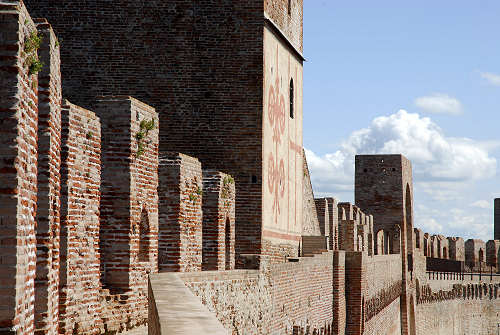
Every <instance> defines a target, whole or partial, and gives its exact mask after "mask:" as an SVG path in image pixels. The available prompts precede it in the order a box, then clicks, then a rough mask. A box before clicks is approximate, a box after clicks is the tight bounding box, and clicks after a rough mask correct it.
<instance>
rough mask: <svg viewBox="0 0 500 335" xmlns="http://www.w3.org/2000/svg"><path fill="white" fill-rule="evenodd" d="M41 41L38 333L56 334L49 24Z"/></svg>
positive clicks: (57, 132) (56, 78) (57, 130)
mask: <svg viewBox="0 0 500 335" xmlns="http://www.w3.org/2000/svg"><path fill="white" fill-rule="evenodd" d="M35 23H36V27H37V30H38V32H39V35H40V36H41V38H42V43H41V45H40V49H39V57H40V60H41V61H42V62H43V63H44V64H47V65H46V66H45V67H44V68H43V69H42V71H40V73H39V75H38V99H39V100H38V192H37V216H36V220H37V227H36V239H37V246H36V247H37V253H36V257H37V260H36V264H37V268H36V278H35V329H36V331H35V332H36V333H39V334H50V335H53V334H57V329H58V328H57V326H58V323H59V250H60V246H59V234H60V205H61V203H60V182H61V179H60V172H59V170H60V166H61V153H60V151H61V103H62V100H61V99H62V96H61V72H60V58H59V47H58V41H57V38H56V36H55V34H54V31H53V30H52V28H51V26H50V25H49V24H48V22H47V21H46V20H43V19H37V20H35Z"/></svg>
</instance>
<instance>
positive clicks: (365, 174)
mask: <svg viewBox="0 0 500 335" xmlns="http://www.w3.org/2000/svg"><path fill="white" fill-rule="evenodd" d="M355 171H356V172H355V192H354V198H355V203H356V205H357V206H358V207H359V208H361V210H362V211H364V212H365V213H370V214H372V215H373V231H374V233H375V234H377V233H378V232H379V230H381V229H382V230H384V232H390V234H392V236H393V238H392V240H391V242H390V243H391V253H399V254H401V275H402V276H401V280H402V291H401V303H400V317H401V334H403V335H409V334H414V333H415V327H416V325H415V318H414V317H411V315H415V303H414V301H415V292H414V291H415V290H414V289H413V287H414V286H413V285H412V284H411V283H412V281H413V276H412V275H411V274H410V272H412V271H413V260H412V259H413V258H412V255H413V249H414V247H413V181H412V169H411V162H410V161H409V160H408V159H407V158H406V157H404V156H403V155H357V156H356V168H355Z"/></svg>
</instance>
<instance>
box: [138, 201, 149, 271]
mask: <svg viewBox="0 0 500 335" xmlns="http://www.w3.org/2000/svg"><path fill="white" fill-rule="evenodd" d="M138 258H139V262H149V215H148V211H147V210H146V208H143V209H142V213H141V222H140V223H139V254H138Z"/></svg>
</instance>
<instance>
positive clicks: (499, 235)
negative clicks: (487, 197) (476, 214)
mask: <svg viewBox="0 0 500 335" xmlns="http://www.w3.org/2000/svg"><path fill="white" fill-rule="evenodd" d="M494 216H495V217H494V220H495V221H494V222H495V226H494V232H493V235H494V238H493V239H494V240H500V198H496V199H495V213H494Z"/></svg>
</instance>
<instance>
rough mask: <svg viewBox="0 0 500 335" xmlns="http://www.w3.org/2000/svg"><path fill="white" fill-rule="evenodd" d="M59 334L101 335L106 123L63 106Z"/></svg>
mask: <svg viewBox="0 0 500 335" xmlns="http://www.w3.org/2000/svg"><path fill="white" fill-rule="evenodd" d="M61 119H62V122H61V123H62V136H61V241H60V257H61V258H60V288H59V294H60V297H59V313H60V318H59V320H60V322H59V333H60V334H61V333H62V334H100V333H101V332H102V331H103V330H104V329H103V323H102V320H101V318H100V315H99V313H100V302H99V290H100V281H99V279H100V273H99V263H100V255H99V200H100V194H99V186H100V182H101V124H100V121H99V118H98V117H97V116H96V115H95V114H94V113H93V112H91V111H88V110H86V109H83V108H81V107H78V106H76V105H73V104H71V103H70V102H69V101H67V100H65V101H63V105H62V113H61Z"/></svg>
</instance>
